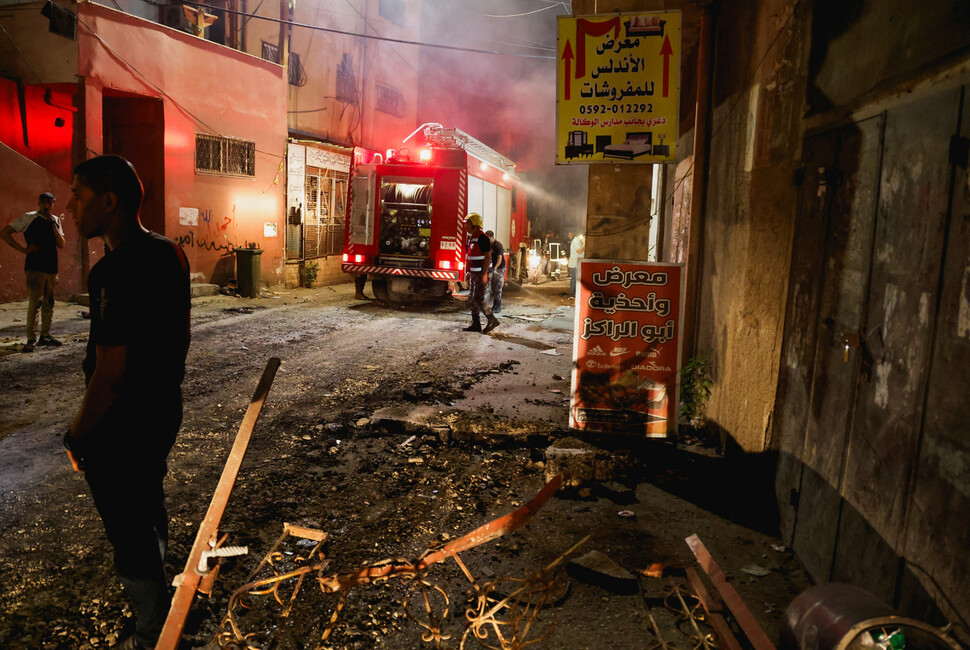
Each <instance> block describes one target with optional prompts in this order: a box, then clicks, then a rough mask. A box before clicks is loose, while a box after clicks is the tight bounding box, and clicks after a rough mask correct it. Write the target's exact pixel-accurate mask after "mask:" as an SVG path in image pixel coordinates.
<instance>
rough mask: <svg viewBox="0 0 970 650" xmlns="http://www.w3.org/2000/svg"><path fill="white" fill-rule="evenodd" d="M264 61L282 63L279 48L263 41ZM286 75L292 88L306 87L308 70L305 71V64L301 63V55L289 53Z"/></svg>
mask: <svg viewBox="0 0 970 650" xmlns="http://www.w3.org/2000/svg"><path fill="white" fill-rule="evenodd" d="M262 59H263V60H264V61H272V62H273V63H281V61H280V48H279V46H278V45H275V44H273V43H267V42H266V41H263V52H262ZM286 73H287V76H288V79H287V81H288V82H289V84H290V85H291V86H305V85H306V83H307V76H306V70H304V69H303V64H302V63H301V62H300V55H299V54H297V53H296V52H293V51H292V50H291V51H290V53H289V61H288V66H287V70H286Z"/></svg>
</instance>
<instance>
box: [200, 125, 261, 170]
mask: <svg viewBox="0 0 970 650" xmlns="http://www.w3.org/2000/svg"><path fill="white" fill-rule="evenodd" d="M195 171H196V172H198V173H201V174H220V175H223V176H255V175H256V143H255V142H249V141H247V140H237V139H235V138H226V137H223V136H220V135H206V134H204V133H196V134H195Z"/></svg>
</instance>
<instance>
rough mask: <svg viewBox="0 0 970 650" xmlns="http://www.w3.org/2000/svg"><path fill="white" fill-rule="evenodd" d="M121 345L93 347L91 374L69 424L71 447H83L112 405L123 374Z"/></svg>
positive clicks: (122, 347)
mask: <svg viewBox="0 0 970 650" xmlns="http://www.w3.org/2000/svg"><path fill="white" fill-rule="evenodd" d="M126 353H127V347H125V346H124V345H99V346H97V347H96V348H95V363H94V373H93V374H92V375H91V381H89V382H88V386H87V388H86V389H85V391H84V399H83V401H82V402H81V410H80V411H78V414H77V417H75V418H74V424H72V425H71V432H70V437H71V439H72V444H78V445H80V446H81V447H82V448H83V445H84V440H85V438H86V437H87V436H88V435H89V434H90V432H91V429H93V428H94V425H95V424H97V422H98V420H100V419H101V418H102V417H103V416H104V414H105V413H106V412H107V410H108V407H110V406H111V404H112V403H113V402H114V400H115V397H117V395H118V390H119V388H121V380H122V377H123V376H124V374H125V357H126Z"/></svg>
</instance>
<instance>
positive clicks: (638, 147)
mask: <svg viewBox="0 0 970 650" xmlns="http://www.w3.org/2000/svg"><path fill="white" fill-rule="evenodd" d="M652 146H653V133H652V132H650V131H634V132H630V133H627V134H626V140H624V141H623V142H622V143H620V144H611V145H608V146H605V147H603V157H604V158H625V159H627V160H633V159H634V158H636V157H637V156H642V155H644V154H649V153H651V150H652Z"/></svg>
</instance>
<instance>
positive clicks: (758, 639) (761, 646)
mask: <svg viewBox="0 0 970 650" xmlns="http://www.w3.org/2000/svg"><path fill="white" fill-rule="evenodd" d="M686 541H687V546H689V547H690V550H691V551H692V552H693V553H694V557H695V558H697V563H698V564H699V565H700V566H701V568H702V569H704V573H706V574H707V576H708V577H709V578H710V579H711V582H712V583H714V588H715V589H717V592H718V594H720V596H721V598H722V599H724V604H725V605H727V608H728V610H730V612H731V615H732V616H734V620H736V621H737V622H738V625H739V626H740V627H741V630H742V631H743V632H744V634H745V636H747V637H748V642H749V643H750V644H751V647H752V648H754V650H775V644H774V643H772V642H771V640H770V639H769V638H768V635H767V634H765V631H764V630H763V629H761V626H760V625H759V624H758V621H756V620H755V618H754V615H752V614H751V610H749V609H748V606H747V605H745V604H744V601H743V600H742V599H741V596H740V595H739V594H738V592H737V591H735V589H734V587H732V586H731V584H730V583H729V582H728V581H727V577H726V576H725V575H724V572H723V571H722V570H721V567H719V566H718V565H717V562H715V561H714V558H713V557H711V554H710V552H709V551H708V550H707V547H706V546H704V543H703V542H702V541H701V539H700V537H698V536H697V535H691V536H690V537H688V538H687V540H686Z"/></svg>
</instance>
